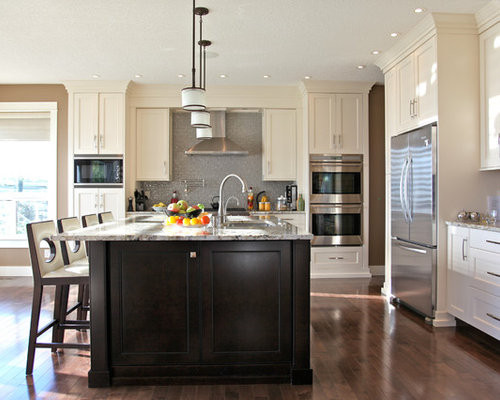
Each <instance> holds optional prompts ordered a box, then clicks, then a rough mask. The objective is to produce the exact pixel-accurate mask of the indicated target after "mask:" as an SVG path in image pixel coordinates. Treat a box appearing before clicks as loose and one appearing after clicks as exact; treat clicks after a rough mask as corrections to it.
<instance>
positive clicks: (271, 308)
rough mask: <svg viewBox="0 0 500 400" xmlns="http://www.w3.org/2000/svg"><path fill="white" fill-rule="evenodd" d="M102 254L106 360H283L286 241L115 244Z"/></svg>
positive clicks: (287, 311)
mask: <svg viewBox="0 0 500 400" xmlns="http://www.w3.org/2000/svg"><path fill="white" fill-rule="evenodd" d="M109 257H110V265H111V266H112V268H111V269H110V278H109V280H110V285H111V286H110V321H111V322H110V330H111V335H110V338H111V358H112V365H113V366H131V365H146V366H147V365H151V366H153V365H158V366H159V365H168V364H175V365H179V364H183V363H184V364H186V365H187V364H228V363H229V364H235V363H238V364H245V363H248V364H258V363H280V362H290V361H291V358H292V335H291V331H292V315H291V313H292V286H291V285H292V277H291V273H292V260H291V244H290V242H285V241H283V242H282V241H271V242H264V241H263V242H245V241H242V242H206V243H200V242H171V243H168V242H159V243H154V242H142V243H140V242H139V243H137V242H122V244H121V245H119V246H116V245H115V246H113V247H112V248H111V251H110V255H109Z"/></svg>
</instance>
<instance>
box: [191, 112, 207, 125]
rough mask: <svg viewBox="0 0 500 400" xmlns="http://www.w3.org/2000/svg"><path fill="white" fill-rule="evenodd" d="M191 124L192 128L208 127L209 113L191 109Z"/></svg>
mask: <svg viewBox="0 0 500 400" xmlns="http://www.w3.org/2000/svg"><path fill="white" fill-rule="evenodd" d="M191 126H192V127H193V128H209V127H210V113H209V112H208V111H193V112H192V113H191Z"/></svg>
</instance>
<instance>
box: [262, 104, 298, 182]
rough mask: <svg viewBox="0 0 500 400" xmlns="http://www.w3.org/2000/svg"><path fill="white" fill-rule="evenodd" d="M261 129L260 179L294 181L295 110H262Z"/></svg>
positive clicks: (295, 156)
mask: <svg viewBox="0 0 500 400" xmlns="http://www.w3.org/2000/svg"><path fill="white" fill-rule="evenodd" d="M263 125H264V126H263V129H262V149H263V156H262V179H263V180H265V181H266V180H267V181H294V180H296V179H297V172H296V159H297V153H296V147H297V134H296V127H297V121H296V117H295V110H264V124H263Z"/></svg>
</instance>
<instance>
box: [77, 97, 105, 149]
mask: <svg viewBox="0 0 500 400" xmlns="http://www.w3.org/2000/svg"><path fill="white" fill-rule="evenodd" d="M98 119H99V96H98V95H97V93H75V94H74V95H73V150H74V153H75V154H97V152H98V136H99V132H98Z"/></svg>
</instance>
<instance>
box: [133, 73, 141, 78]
mask: <svg viewBox="0 0 500 400" xmlns="http://www.w3.org/2000/svg"><path fill="white" fill-rule="evenodd" d="M134 76H135V77H136V78H142V75H141V74H135V75H134Z"/></svg>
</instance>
